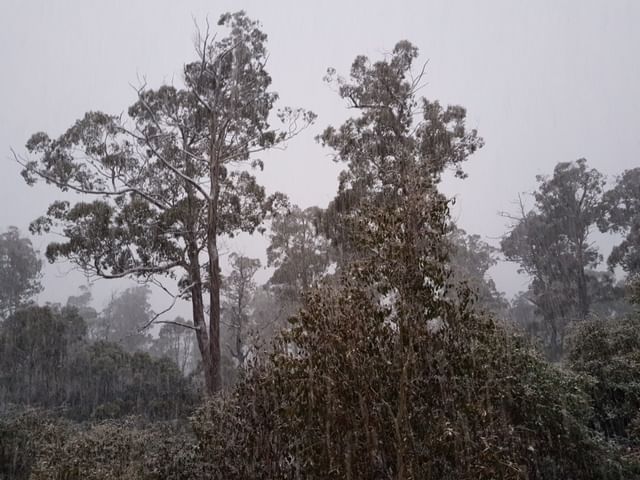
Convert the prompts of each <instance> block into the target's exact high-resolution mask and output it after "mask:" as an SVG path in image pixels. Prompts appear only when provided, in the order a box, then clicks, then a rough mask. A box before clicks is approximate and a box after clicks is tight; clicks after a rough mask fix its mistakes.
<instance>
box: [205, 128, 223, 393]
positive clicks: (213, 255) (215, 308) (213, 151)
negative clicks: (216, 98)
mask: <svg viewBox="0 0 640 480" xmlns="http://www.w3.org/2000/svg"><path fill="white" fill-rule="evenodd" d="M209 132H210V135H211V143H210V145H209V162H210V165H209V181H210V182H211V186H210V189H209V205H208V207H209V211H208V214H207V224H208V225H207V252H208V254H209V272H208V273H209V308H210V311H209V352H210V356H211V362H212V365H213V370H214V371H213V393H215V392H218V391H219V390H220V388H221V386H222V378H221V374H220V284H221V281H220V257H219V254H218V198H219V196H220V157H219V155H218V151H217V148H216V139H217V128H216V121H215V116H212V118H211V125H210V130H209Z"/></svg>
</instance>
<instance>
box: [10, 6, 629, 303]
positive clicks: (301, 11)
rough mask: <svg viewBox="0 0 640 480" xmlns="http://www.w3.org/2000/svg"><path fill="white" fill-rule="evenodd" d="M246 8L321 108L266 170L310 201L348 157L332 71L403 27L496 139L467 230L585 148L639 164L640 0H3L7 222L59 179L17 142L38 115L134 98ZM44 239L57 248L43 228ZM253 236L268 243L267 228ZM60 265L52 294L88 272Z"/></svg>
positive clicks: (467, 198)
mask: <svg viewBox="0 0 640 480" xmlns="http://www.w3.org/2000/svg"><path fill="white" fill-rule="evenodd" d="M238 9H244V10H246V11H247V12H248V14H249V15H250V16H252V17H254V18H257V19H259V20H260V21H261V22H262V23H263V27H264V30H265V32H266V33H267V34H268V35H269V49H270V60H269V62H270V65H269V70H270V72H271V74H272V77H273V79H274V84H273V87H274V90H277V91H278V92H279V93H280V95H281V100H282V104H283V105H285V104H288V105H293V106H303V107H306V108H309V109H311V110H313V111H315V112H316V113H317V114H318V121H317V123H316V125H315V126H314V127H313V128H312V129H310V130H309V131H306V132H304V133H303V134H302V135H300V136H299V137H298V138H296V139H295V140H294V141H293V142H292V143H291V145H290V147H289V148H288V149H287V150H286V151H284V152H275V153H274V154H272V155H270V156H269V158H268V160H269V161H268V163H267V165H266V171H265V173H264V175H263V177H262V178H263V180H264V182H265V183H266V185H267V186H268V188H269V189H270V190H282V191H284V192H286V193H288V194H289V195H290V196H291V198H292V199H293V200H294V201H295V202H297V203H299V204H300V205H302V206H309V205H314V204H318V205H321V206H324V205H325V204H326V203H327V202H328V201H329V200H330V198H331V197H332V196H333V194H334V192H335V189H336V174H337V172H338V171H339V167H338V166H336V165H334V164H333V163H332V162H331V161H330V160H329V158H328V153H329V152H327V151H324V150H323V149H322V148H321V147H320V146H319V145H317V144H316V143H315V142H314V140H313V137H314V136H315V135H316V134H317V133H319V132H320V131H321V130H322V128H324V127H325V126H326V125H328V124H339V123H340V122H341V120H342V119H344V118H345V116H346V115H348V113H349V112H348V111H347V110H345V108H344V107H345V106H344V104H343V103H342V102H341V100H340V99H339V98H338V96H337V95H336V94H335V93H334V92H333V91H331V89H330V88H329V87H328V86H327V85H326V84H324V83H323V82H322V77H323V75H324V73H325V71H326V68H327V67H328V66H333V67H335V68H336V69H337V70H338V72H342V73H347V72H348V68H349V66H350V63H351V61H352V60H353V58H354V57H355V55H357V54H361V53H364V54H367V55H369V56H371V57H372V58H377V57H379V56H380V55H381V54H383V53H384V52H386V51H389V50H391V49H392V48H393V45H394V44H395V42H396V41H398V40H400V39H408V40H410V41H411V42H413V43H414V44H415V45H417V46H418V47H419V48H420V52H421V56H422V59H424V60H426V59H429V65H428V69H427V75H426V80H427V82H428V85H427V87H426V88H425V89H424V90H423V94H424V95H425V96H427V97H428V98H430V99H439V100H441V102H442V103H455V104H460V105H463V106H465V107H466V108H467V110H468V124H469V126H471V127H475V128H477V129H478V130H479V132H480V134H481V135H482V136H483V137H484V139H485V141H486V146H485V148H483V149H482V150H481V151H480V152H479V153H478V154H476V155H474V156H473V157H472V159H471V160H470V161H469V162H468V164H467V166H466V170H467V171H468V173H469V178H468V179H466V180H464V181H459V180H447V181H446V184H445V190H446V191H447V192H448V193H449V194H453V195H456V196H457V197H458V203H457V206H456V208H455V211H454V214H455V217H456V218H458V220H459V223H460V224H461V225H462V226H463V227H464V228H465V229H467V230H468V231H470V232H474V233H479V234H481V235H482V236H484V237H485V238H487V239H491V238H496V237H498V236H500V235H501V234H502V233H503V232H504V230H505V220H504V219H503V218H501V217H499V216H498V214H497V213H498V212H499V211H504V210H511V211H513V210H514V205H513V201H514V199H516V198H517V194H518V192H522V191H530V190H532V189H533V188H534V187H535V175H536V174H547V173H551V171H552V170H553V167H554V165H555V164H556V163H557V162H559V161H570V160H574V159H576V158H579V157H586V158H587V159H588V160H589V164H590V165H591V166H593V167H596V168H598V169H599V170H601V171H602V172H603V173H605V174H607V175H608V176H610V177H613V176H614V175H615V174H617V173H620V172H622V170H624V169H627V168H631V167H634V166H638V165H639V164H640V135H639V133H640V132H639V127H640V116H639V112H640V52H639V51H638V50H639V48H638V47H639V46H640V30H639V29H638V28H637V25H638V23H639V22H640V2H638V1H631V0H629V1H604V0H603V1H585V0H575V1H536V2H532V1H530V2H524V1H515V0H512V1H476V0H469V1H444V0H443V1H438V2H436V1H396V2H393V3H392V2H384V1H372V0H368V1H345V0H342V1H323V2H302V1H299V0H298V1H271V2H266V1H255V2H250V1H246V2H230V1H224V2H223V1H207V2H205V1H180V2H176V1H159V0H147V1H131V0H129V1H109V2H106V1H103V2H88V1H86V0H85V1H82V0H77V1H55V2H54V1H50V0H41V1H29V0H2V2H1V3H0V65H1V68H2V77H1V78H2V80H1V82H2V88H0V161H1V162H2V163H0V205H2V207H1V208H0V229H4V228H6V227H7V226H8V225H17V226H18V227H20V228H21V229H23V230H25V231H26V227H27V225H28V223H29V221H30V220H32V219H33V218H35V217H36V216H38V215H39V214H41V213H43V211H44V210H45V208H46V206H47V204H48V202H49V201H50V200H51V199H52V198H55V194H56V192H55V191H53V190H52V189H47V188H45V187H43V186H37V187H35V188H29V187H27V186H26V185H25V184H24V182H23V181H22V179H21V178H20V177H19V167H18V166H17V165H16V164H15V163H13V161H12V160H11V159H10V156H9V148H10V147H14V148H16V149H17V150H18V151H20V150H21V149H22V148H23V145H24V143H25V141H26V140H27V138H28V137H29V136H30V135H31V134H32V133H34V132H36V131H39V130H44V131H47V132H49V133H50V134H52V135H56V134H60V133H61V132H62V131H63V130H64V129H66V128H67V127H68V126H70V125H71V124H72V123H73V122H74V121H75V120H76V119H77V118H78V117H80V116H82V114H83V113H84V112H85V111H87V110H103V111H106V112H109V113H119V112H122V111H125V110H126V108H127V106H128V105H129V104H130V103H132V101H133V100H134V97H135V92H134V90H133V89H132V87H131V86H130V84H138V82H139V80H138V78H142V77H145V78H146V79H147V81H148V83H149V84H150V85H151V86H158V85H159V84H161V83H162V82H172V81H173V82H175V83H180V70H181V66H182V64H183V63H185V62H186V61H189V60H190V59H191V58H192V57H193V36H194V26H193V19H196V20H197V21H199V22H203V21H204V19H205V17H206V16H207V15H208V16H209V18H210V20H211V23H212V24H215V23H216V21H217V18H218V16H219V15H220V14H221V13H223V12H225V11H235V10H238ZM34 243H35V245H36V246H38V248H40V249H44V246H45V242H44V240H43V239H39V238H35V239H34ZM494 243H495V242H494ZM237 246H238V245H231V246H230V248H236V247H237ZM239 248H242V249H243V250H244V251H245V252H246V253H249V254H252V255H259V254H261V251H262V249H263V248H264V241H262V242H251V241H248V240H246V239H244V240H242V241H241V242H240V245H239ZM60 271H61V270H60V268H48V269H47V279H46V282H45V284H46V286H47V288H48V293H47V294H45V295H44V297H43V298H45V299H47V300H50V299H55V300H63V299H65V298H66V296H67V295H68V294H69V293H72V290H75V287H76V286H77V284H78V277H77V276H76V277H72V279H75V280H73V281H71V282H70V285H69V284H67V282H65V281H63V280H64V278H62V279H61V278H60ZM514 271H515V268H514V267H513V266H503V267H500V268H497V269H496V271H495V276H496V280H497V283H498V286H499V287H500V288H501V289H502V290H505V291H507V292H508V293H509V294H512V293H515V292H516V291H518V290H519V289H522V288H523V287H524V286H525V282H524V280H522V279H519V278H518V277H516V276H515V274H514V273H513V272H514ZM74 282H75V283H74ZM103 288H107V289H108V288H111V287H103Z"/></svg>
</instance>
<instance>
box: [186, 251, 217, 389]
mask: <svg viewBox="0 0 640 480" xmlns="http://www.w3.org/2000/svg"><path fill="white" fill-rule="evenodd" d="M189 260H190V264H191V265H190V267H191V272H190V277H191V281H192V282H193V287H191V307H192V310H193V324H194V326H195V327H196V328H197V330H196V339H197V341H198V350H200V356H201V357H202V368H203V370H204V383H205V390H206V393H207V395H210V396H211V395H213V394H215V392H216V391H217V387H216V380H215V378H216V375H215V369H216V364H215V363H214V361H213V358H212V357H211V350H210V347H209V343H210V338H209V334H208V333H207V325H206V322H205V320H204V303H203V301H202V279H201V277H200V261H199V259H198V250H197V248H195V247H193V246H190V248H189Z"/></svg>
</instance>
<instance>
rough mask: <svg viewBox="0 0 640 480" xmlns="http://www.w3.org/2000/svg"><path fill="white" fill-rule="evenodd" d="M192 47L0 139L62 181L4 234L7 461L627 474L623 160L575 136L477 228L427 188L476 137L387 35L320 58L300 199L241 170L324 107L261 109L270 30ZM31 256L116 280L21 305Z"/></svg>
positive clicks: (628, 325) (228, 20)
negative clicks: (313, 186)
mask: <svg viewBox="0 0 640 480" xmlns="http://www.w3.org/2000/svg"><path fill="white" fill-rule="evenodd" d="M195 43H196V49H195V53H194V56H193V58H192V59H191V60H190V61H188V63H185V65H184V69H183V75H182V78H181V79H180V80H179V81H178V80H175V81H173V82H167V83H166V84H164V85H161V86H159V87H157V88H151V87H149V86H147V85H146V84H145V83H142V85H141V86H140V87H139V88H137V89H136V92H135V93H136V101H135V102H134V103H133V104H131V105H130V106H125V105H123V106H122V108H123V109H124V110H123V113H118V112H115V113H103V112H101V111H97V110H89V111H87V113H86V114H84V116H82V117H81V118H79V119H78V120H77V121H76V122H75V123H73V124H72V125H70V126H66V127H65V130H64V132H63V133H62V134H61V135H58V136H50V135H49V134H47V133H45V132H34V133H33V134H32V135H31V136H30V138H28V139H25V146H24V147H23V148H16V149H15V150H14V151H13V152H12V161H14V162H17V163H18V164H19V165H20V168H21V174H22V179H20V178H17V179H16V181H24V182H26V184H27V185H29V186H32V187H33V189H34V190H35V189H41V188H53V189H55V190H56V192H57V193H58V194H59V200H56V201H54V202H53V203H51V204H50V205H48V206H44V208H43V209H42V215H41V216H40V217H38V218H34V219H32V221H31V223H30V226H29V232H26V231H21V230H19V229H18V228H16V227H12V226H3V230H2V233H0V479H7V480H8V479H16V480H22V479H24V480H27V479H31V480H45V479H56V480H76V479H77V480H99V479H115V478H118V479H122V480H129V479H130V480H133V479H143V480H160V479H173V480H197V479H324V478H327V479H328V478H332V479H342V478H344V479H442V480H447V479H451V480H453V479H456V480H462V479H468V480H475V479H487V480H488V479H514V480H515V479H567V480H570V479H575V480H578V479H611V480H613V479H620V480H628V479H633V478H640V383H639V379H640V167H638V168H632V169H627V170H623V171H619V172H617V177H616V178H615V179H608V178H607V177H606V176H605V175H604V174H603V173H601V172H600V171H598V170H597V169H595V168H593V167H592V166H590V165H589V160H588V159H586V158H567V159H566V161H563V162H560V163H558V164H557V165H556V166H555V168H554V169H553V171H549V172H546V174H543V175H539V176H537V177H536V178H531V185H532V188H533V189H534V190H533V192H532V193H531V194H530V195H521V194H520V195H519V192H518V191H515V190H514V191H512V192H509V194H510V195H511V196H512V197H513V198H514V199H515V200H516V203H514V205H515V208H514V209H513V210H512V211H509V212H504V213H502V214H501V215H502V216H503V217H504V219H505V221H506V222H507V223H508V225H509V228H508V229H507V230H506V231H505V232H504V235H503V236H502V237H501V239H500V241H499V247H496V246H493V245H491V244H490V243H488V242H487V241H485V239H483V237H482V236H480V235H478V234H474V233H471V232H467V231H465V230H464V229H463V228H462V227H461V226H459V225H457V223H456V221H455V218H454V216H453V215H452V213H451V211H452V208H453V203H454V202H455V199H454V198H453V197H451V196H448V195H447V194H446V193H445V192H444V190H443V189H442V188H441V186H442V182H443V178H444V177H445V176H447V175H448V176H453V177H456V178H458V179H460V181H462V182H472V181H473V178H472V177H470V176H469V175H468V172H467V164H468V163H467V162H469V163H471V162H473V161H474V155H475V154H476V153H477V152H478V151H479V150H480V149H482V148H483V147H484V146H485V140H484V139H483V137H482V132H481V131H476V129H474V128H470V127H469V126H468V125H467V124H468V122H467V110H466V109H465V107H463V106H460V105H448V104H443V103H441V102H440V101H438V100H435V99H428V98H426V97H424V96H423V94H426V93H428V86H427V88H425V85H426V84H427V82H426V79H425V69H426V67H427V64H426V63H425V62H423V61H421V60H420V58H421V57H420V52H419V50H418V47H417V46H416V45H414V44H413V43H411V42H410V41H407V40H400V41H398V42H397V43H396V44H395V45H394V46H393V45H391V46H389V47H390V48H391V50H389V52H388V53H387V54H380V55H379V56H378V57H377V58H369V57H368V56H364V55H360V56H356V57H355V59H354V60H353V62H352V64H351V69H350V71H348V72H341V71H338V70H337V69H334V68H328V70H327V73H326V76H325V78H324V81H325V82H327V84H328V85H330V86H331V88H332V89H333V90H334V91H335V96H336V102H338V103H339V104H340V105H343V106H344V109H345V118H346V120H345V121H344V122H343V123H342V124H339V125H334V126H326V127H325V128H324V129H323V130H322V133H321V134H320V135H318V136H317V137H316V139H315V140H316V142H317V143H318V144H319V146H320V147H322V149H323V151H324V153H326V154H328V157H329V159H326V160H323V161H326V162H335V163H336V164H338V165H339V166H340V167H341V169H342V171H341V173H340V174H339V177H338V179H337V184H336V185H335V192H336V193H335V196H334V198H333V200H332V201H331V202H329V204H328V205H319V206H312V207H304V206H300V205H296V204H295V203H294V202H293V201H292V200H291V199H290V198H289V196H288V192H286V191H284V192H271V191H269V190H268V189H267V188H266V187H265V186H264V185H263V184H261V182H260V176H259V173H260V172H261V171H262V170H263V169H269V163H270V162H271V161H275V158H276V157H277V156H278V153H279V152H280V151H281V150H282V149H283V148H285V147H286V146H287V145H289V144H291V143H294V142H296V140H297V137H298V136H299V134H301V132H304V131H306V130H307V129H308V128H309V127H310V126H311V125H314V124H316V123H317V122H319V121H320V119H318V118H317V116H316V115H315V114H314V113H313V112H311V111H309V110H306V109H305V108H297V107H296V108H293V107H279V103H278V100H279V95H278V93H276V92H275V91H273V90H272V78H271V76H270V73H269V71H268V62H267V59H268V58H269V51H268V49H267V46H268V39H267V35H266V33H265V32H264V31H263V27H262V26H261V24H260V23H259V22H258V21H257V20H255V19H253V18H251V17H249V16H248V15H247V14H246V13H245V12H243V11H240V12H236V13H227V14H223V15H222V16H221V17H220V18H219V21H218V22H217V24H216V23H213V24H212V25H210V26H209V24H207V25H206V27H203V28H201V29H198V30H197V32H196V42H195ZM319 80H320V79H319ZM283 93H285V92H283ZM86 107H87V108H89V109H90V108H91V107H92V106H91V105H87V106H86ZM468 177H469V178H468ZM292 181H295V179H293V180H292ZM487 188H489V186H488V187H487ZM502 188H509V186H508V185H506V186H503V187H502ZM241 235H251V236H264V237H265V238H266V239H267V240H268V247H267V249H266V252H265V255H264V258H266V261H265V260H264V258H263V259H260V258H252V257H250V256H247V255H245V254H244V253H243V252H242V251H240V250H238V251H230V252H227V251H226V246H227V245H233V243H232V242H228V241H229V240H232V239H234V238H236V237H238V236H241ZM35 238H39V239H45V240H46V249H45V251H43V252H39V251H38V250H37V249H36V247H35V246H34V243H33V239H35ZM598 238H607V239H609V240H610V241H611V242H613V244H614V246H613V248H612V249H611V252H610V253H609V252H607V253H605V252H604V251H603V249H602V248H601V246H600V245H601V243H599V241H598V240H597V239H598ZM223 246H224V248H223ZM223 250H224V251H223ZM498 259H504V260H506V261H509V262H513V263H514V264H515V265H517V266H518V268H519V270H520V271H521V272H522V273H523V274H525V275H526V278H527V287H526V289H525V290H524V291H522V292H520V293H519V294H518V295H516V296H515V297H514V298H507V296H506V295H505V294H504V293H502V292H501V291H499V289H498V288H497V286H496V284H495V282H494V280H493V279H492V278H491V274H490V270H491V268H492V267H493V266H494V265H495V264H496V263H497V262H498ZM44 262H50V263H56V262H58V263H65V264H68V265H72V266H73V267H74V268H77V269H79V270H81V271H82V272H83V273H84V274H85V275H86V277H87V278H88V279H92V280H98V279H100V281H105V282H110V281H112V282H118V281H121V280H122V279H129V280H134V282H132V283H131V284H130V286H128V287H126V288H124V289H120V290H114V293H113V294H112V296H111V298H109V299H108V301H107V302H106V303H105V304H104V306H100V305H98V303H97V302H95V299H94V298H93V292H92V288H91V283H88V284H87V286H83V287H82V288H81V289H80V290H78V291H72V292H69V294H68V299H67V300H66V302H60V303H51V302H48V303H47V302H45V303H38V301H37V298H38V294H40V293H41V292H42V290H43V288H44V287H43V284H42V276H43V274H42V272H43V266H44ZM264 267H266V268H267V269H268V271H269V278H268V280H267V281H266V282H262V281H259V280H258V279H257V272H258V271H259V270H260V269H262V268H264ZM154 290H162V291H163V292H164V293H165V294H168V295H169V298H170V299H171V302H170V303H169V304H168V308H166V309H164V308H163V309H161V310H160V311H158V310H157V309H155V308H154V305H153V304H152V292H153V291H154ZM178 302H183V303H185V302H186V304H188V308H189V314H188V315H184V314H181V315H176V312H175V308H173V307H175V306H176V304H178Z"/></svg>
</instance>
